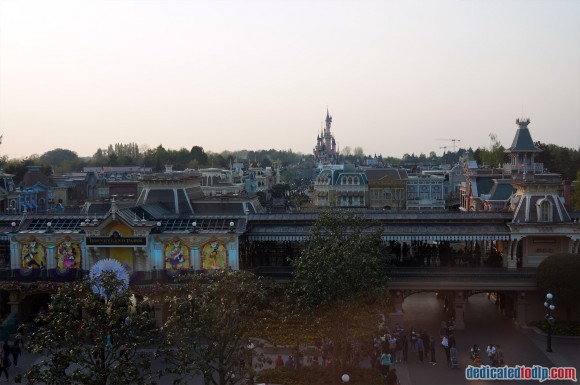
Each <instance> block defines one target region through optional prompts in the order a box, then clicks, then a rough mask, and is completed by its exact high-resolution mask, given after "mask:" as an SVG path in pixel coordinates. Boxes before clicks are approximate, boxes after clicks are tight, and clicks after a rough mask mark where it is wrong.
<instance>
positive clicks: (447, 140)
mask: <svg viewBox="0 0 580 385" xmlns="http://www.w3.org/2000/svg"><path fill="white" fill-rule="evenodd" d="M436 140H444V141H446V142H453V152H455V142H461V139H436ZM441 148H443V147H441Z"/></svg>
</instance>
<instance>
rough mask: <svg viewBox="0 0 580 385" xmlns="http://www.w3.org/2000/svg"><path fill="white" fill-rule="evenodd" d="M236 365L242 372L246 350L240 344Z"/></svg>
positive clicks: (244, 365)
mask: <svg viewBox="0 0 580 385" xmlns="http://www.w3.org/2000/svg"><path fill="white" fill-rule="evenodd" d="M238 365H239V368H240V372H243V371H244V369H245V367H246V352H245V351H244V347H243V346H240V350H238Z"/></svg>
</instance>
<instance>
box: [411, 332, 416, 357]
mask: <svg viewBox="0 0 580 385" xmlns="http://www.w3.org/2000/svg"><path fill="white" fill-rule="evenodd" d="M416 351H417V333H416V332H415V328H413V327H412V328H411V352H413V353H414V352H416Z"/></svg>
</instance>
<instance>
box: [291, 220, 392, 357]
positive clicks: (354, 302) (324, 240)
mask: <svg viewBox="0 0 580 385" xmlns="http://www.w3.org/2000/svg"><path fill="white" fill-rule="evenodd" d="M381 232H382V227H381V226H378V225H377V224H376V223H372V222H371V221H369V220H368V219H366V218H364V216H359V215H356V214H354V213H352V212H349V211H345V210H340V209H333V210H328V211H325V212H323V213H321V214H320V215H319V217H318V219H317V220H316V222H315V223H314V225H313V226H312V229H311V231H310V237H309V241H308V242H307V243H306V245H305V248H304V250H303V252H302V254H301V255H300V257H299V258H296V259H294V260H293V261H292V266H293V268H294V271H293V280H292V282H291V284H290V287H289V293H290V296H291V298H294V299H295V300H296V302H297V306H298V308H297V311H298V312H299V313H300V314H305V315H306V316H302V315H301V318H303V319H313V320H314V321H313V322H316V323H317V324H318V325H320V326H319V329H320V331H321V332H322V333H323V337H324V338H325V339H326V340H327V341H331V345H332V346H333V349H332V351H331V352H330V353H331V354H332V359H333V362H335V363H337V365H336V367H337V368H340V367H344V366H346V365H347V364H348V362H349V359H350V357H351V356H352V355H353V354H364V352H363V351H362V349H364V348H365V347H366V346H368V342H369V340H372V337H375V336H377V334H378V319H379V317H380V315H381V314H384V313H385V312H386V311H387V306H388V291H387V277H386V275H385V268H386V265H387V261H386V256H385V255H386V253H385V252H384V250H383V248H382V246H381ZM353 349H354V350H356V349H359V351H358V352H356V351H353Z"/></svg>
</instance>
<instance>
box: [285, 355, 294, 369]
mask: <svg viewBox="0 0 580 385" xmlns="http://www.w3.org/2000/svg"><path fill="white" fill-rule="evenodd" d="M284 366H285V367H287V368H294V367H295V363H294V358H292V356H288V359H287V360H286V362H285V363H284Z"/></svg>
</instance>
